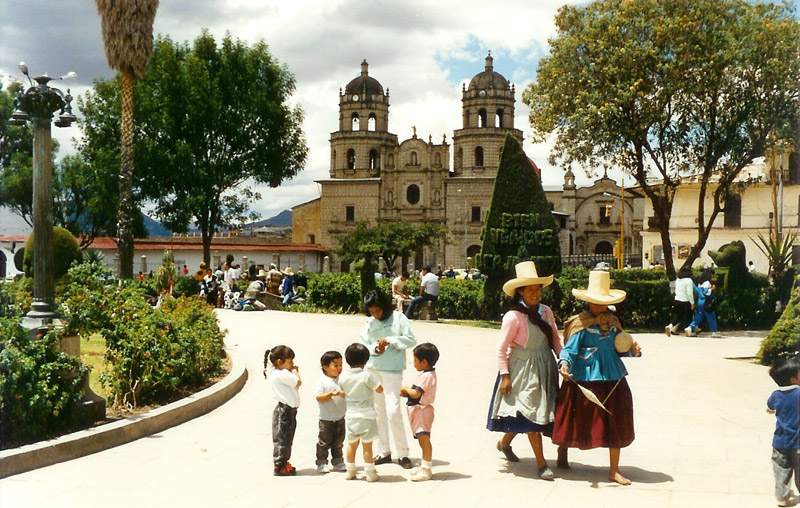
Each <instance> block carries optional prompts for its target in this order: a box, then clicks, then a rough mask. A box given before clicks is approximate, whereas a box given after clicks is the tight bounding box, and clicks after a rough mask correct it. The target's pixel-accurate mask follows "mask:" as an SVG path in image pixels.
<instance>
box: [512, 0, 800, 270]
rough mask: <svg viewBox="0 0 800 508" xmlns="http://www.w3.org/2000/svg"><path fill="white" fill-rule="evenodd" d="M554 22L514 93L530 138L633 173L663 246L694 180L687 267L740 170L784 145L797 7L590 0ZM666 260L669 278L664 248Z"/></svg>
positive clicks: (557, 153)
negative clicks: (526, 113)
mask: <svg viewBox="0 0 800 508" xmlns="http://www.w3.org/2000/svg"><path fill="white" fill-rule="evenodd" d="M555 21H556V28H557V34H556V35H555V37H553V38H552V39H550V54H549V55H548V56H547V57H545V58H543V59H542V60H540V62H539V67H538V70H537V75H536V81H535V82H534V83H532V84H531V85H530V86H529V87H528V89H527V90H526V91H525V92H524V93H523V101H524V102H525V103H526V104H527V105H528V106H529V107H530V108H531V112H530V121H531V125H532V127H533V130H534V138H535V139H536V140H539V141H542V140H544V139H546V138H548V137H549V136H550V135H551V134H553V133H555V146H554V148H553V150H552V152H551V163H553V164H555V163H556V162H560V163H561V165H562V166H564V167H569V166H570V165H573V164H579V165H583V166H584V167H587V168H589V170H590V171H593V170H594V169H595V168H599V167H617V168H621V169H623V170H624V171H625V172H626V173H628V174H630V175H632V176H633V177H634V179H635V180H636V182H637V183H638V184H639V187H640V188H641V190H642V192H644V194H645V195H646V196H647V197H648V199H649V200H650V201H651V202H652V204H653V209H654V213H655V219H656V222H657V223H658V229H659V231H660V235H661V242H662V245H663V246H664V252H671V245H672V244H671V240H670V231H669V222H670V217H671V215H672V206H673V200H674V196H675V192H676V189H677V187H678V185H680V183H681V179H682V178H683V177H686V176H690V175H693V176H695V177H696V181H697V182H699V183H700V192H699V198H698V208H697V240H696V242H695V245H694V248H693V249H692V251H691V253H690V255H689V257H688V258H687V260H686V262H685V264H686V265H691V264H692V263H693V261H694V260H695V259H696V258H697V257H698V256H699V255H700V253H701V252H702V250H703V248H704V246H705V243H706V240H707V239H708V235H709V233H710V231H711V228H712V227H713V225H714V221H715V219H716V218H717V215H718V214H719V213H720V212H724V210H725V200H726V197H728V196H731V195H733V194H736V193H737V192H741V191H742V188H741V187H737V184H736V181H737V179H738V177H739V176H740V173H741V170H742V168H744V167H745V166H747V165H748V164H750V163H751V162H752V161H753V160H754V159H755V158H756V157H759V156H761V155H763V154H764V153H765V151H766V150H767V149H768V148H770V147H771V146H772V145H773V144H774V143H776V142H778V141H779V140H781V139H785V140H792V141H791V142H793V138H794V136H793V132H795V131H796V129H797V125H796V123H797V111H798V108H799V107H800V103H799V98H798V82H799V80H800V54H799V53H798V47H800V28H799V27H798V21H797V18H796V13H795V12H794V11H793V9H792V8H791V6H790V5H789V4H787V3H784V4H777V5H776V4H765V3H762V2H758V1H756V2H749V1H745V0H695V1H692V2H686V1H683V0H665V1H661V2H652V1H648V0H633V1H623V0H601V1H596V2H593V3H591V4H589V5H587V6H581V7H573V6H564V7H562V8H561V9H560V10H559V12H558V14H557V15H556V19H555ZM712 176H713V179H714V180H715V183H714V184H712V185H710V184H711V183H712ZM707 207H710V213H707V210H706V209H707ZM666 268H667V273H668V275H669V277H670V279H674V278H675V267H674V265H673V260H672V258H671V257H670V256H667V257H666Z"/></svg>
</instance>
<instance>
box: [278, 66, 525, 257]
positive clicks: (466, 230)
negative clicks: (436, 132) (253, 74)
mask: <svg viewBox="0 0 800 508" xmlns="http://www.w3.org/2000/svg"><path fill="white" fill-rule="evenodd" d="M514 94H515V89H514V85H513V84H510V83H509V82H508V80H507V79H506V78H505V77H503V76H502V75H501V74H499V73H497V72H495V71H494V69H493V59H492V56H491V55H489V56H487V57H486V67H485V69H484V71H483V72H480V73H478V74H477V75H475V77H473V78H472V80H471V81H470V83H469V85H468V86H462V91H461V95H462V115H461V117H462V120H461V123H462V126H461V128H460V129H457V130H455V132H454V135H453V140H452V141H453V151H454V153H453V156H454V157H453V168H452V169H451V168H450V144H448V142H447V137H446V135H445V136H443V137H442V141H441V142H440V143H438V142H434V140H433V138H432V137H430V136H429V137H428V139H427V140H424V139H420V138H419V137H417V134H416V129H414V134H413V136H412V137H411V138H410V139H406V140H404V141H402V142H398V139H397V135H396V134H392V133H391V132H390V131H389V90H388V89H386V90H384V88H383V86H382V85H381V83H380V82H379V81H378V80H376V79H375V78H373V77H372V76H370V75H369V67H368V64H367V62H366V61H364V62H362V64H361V75H360V76H358V77H356V78H355V79H353V80H352V81H350V82H349V83H348V84H347V86H346V87H345V89H344V92H342V91H341V90H340V91H339V128H338V130H337V131H335V132H333V133H331V139H330V146H331V159H330V178H328V179H324V180H318V183H319V184H320V189H321V190H320V197H319V198H317V199H314V200H312V201H309V202H307V203H303V204H301V205H298V206H295V207H294V208H293V209H292V238H293V241H294V242H296V243H318V244H321V245H323V246H324V247H326V248H328V249H329V250H330V251H332V249H334V248H335V247H336V245H337V242H336V235H341V234H345V233H347V232H349V231H352V230H353V229H354V228H355V225H356V224H357V223H358V222H362V221H365V222H367V223H369V224H375V223H376V222H393V221H406V222H413V223H421V222H438V223H442V224H446V225H447V226H448V227H449V229H450V236H451V238H450V241H449V242H442V243H440V244H439V245H435V246H432V247H430V248H426V249H424V250H423V251H420V252H418V253H417V254H416V256H415V259H413V260H411V261H412V262H413V265H414V266H415V267H417V268H419V267H420V266H421V265H423V264H431V265H434V266H435V265H442V266H446V265H449V264H453V265H457V266H464V264H465V258H466V257H468V256H470V257H472V256H474V255H475V254H477V253H478V252H479V251H480V232H481V227H482V225H483V220H484V218H485V215H486V210H487V208H488V207H489V204H490V202H491V198H492V188H493V185H494V179H495V176H496V175H497V168H498V163H499V158H500V149H501V148H502V146H503V140H504V138H505V135H506V134H507V133H511V134H512V135H513V136H515V137H516V138H517V139H518V140H519V141H520V143H521V142H522V131H520V130H519V129H515V128H514V103H515V98H514ZM330 255H331V269H332V270H334V271H338V270H344V269H346V268H347V267H346V266H343V265H342V263H341V262H340V261H339V260H338V259H337V258H336V256H335V255H334V254H333V253H332V252H331V254H330Z"/></svg>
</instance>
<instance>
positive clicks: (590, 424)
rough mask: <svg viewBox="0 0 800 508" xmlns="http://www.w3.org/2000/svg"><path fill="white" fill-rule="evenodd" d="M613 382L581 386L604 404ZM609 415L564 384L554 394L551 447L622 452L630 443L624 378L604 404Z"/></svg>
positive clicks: (630, 403) (630, 412)
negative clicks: (608, 449) (553, 445)
mask: <svg viewBox="0 0 800 508" xmlns="http://www.w3.org/2000/svg"><path fill="white" fill-rule="evenodd" d="M616 383H617V382H616V381H597V382H581V386H583V387H584V388H588V389H590V390H591V391H592V393H594V394H595V395H596V396H597V398H598V399H600V401H601V402H602V401H604V400H605V399H606V397H607V396H608V394H609V393H610V392H611V390H612V389H613V388H614V385H615V384H616ZM605 407H606V408H608V410H609V411H611V413H613V414H608V413H606V412H605V411H603V410H602V409H601V408H600V407H599V406H598V405H597V404H594V403H592V402H590V401H589V399H587V398H586V396H585V395H584V394H583V393H582V392H581V390H580V388H578V386H577V385H576V384H575V383H574V382H572V381H569V382H565V383H563V384H562V385H561V388H560V389H559V391H558V399H557V400H556V420H555V424H554V426H553V443H554V444H557V445H559V446H568V447H570V448H580V449H581V450H588V449H590V448H624V447H626V446H628V445H629V444H631V443H632V442H633V439H634V432H633V397H632V396H631V390H630V388H629V387H628V381H627V380H626V379H625V378H622V380H621V381H620V383H619V386H617V388H616V390H614V393H612V394H611V397H610V398H609V399H608V401H607V402H606V403H605Z"/></svg>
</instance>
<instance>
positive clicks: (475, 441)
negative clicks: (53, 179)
mask: <svg viewBox="0 0 800 508" xmlns="http://www.w3.org/2000/svg"><path fill="white" fill-rule="evenodd" d="M219 317H220V320H221V323H222V325H223V326H224V327H227V328H228V330H229V334H228V336H227V338H226V342H227V344H228V351H229V354H230V355H231V356H232V357H233V359H234V361H243V362H245V363H246V365H247V369H248V371H249V374H250V377H249V380H248V381H247V384H246V385H245V387H244V388H243V390H242V391H241V392H240V393H239V394H238V395H237V396H235V397H234V398H233V399H232V400H231V401H229V402H228V403H226V404H224V405H222V406H221V407H220V408H218V409H216V410H214V411H212V412H211V413H209V414H207V415H205V416H202V417H200V418H197V419H195V420H192V421H190V422H188V423H185V424H183V425H179V426H177V427H174V428H171V429H169V430H167V431H164V432H162V433H160V434H156V435H153V436H151V437H149V438H144V439H140V440H138V441H135V442H132V443H129V444H126V445H123V446H119V447H117V448H112V449H110V450H107V451H104V452H100V453H96V454H93V455H89V456H86V457H83V458H80V459H76V460H72V461H69V462H64V463H61V464H56V465H53V466H49V467H45V468H42V469H39V470H35V471H31V472H28V473H24V474H20V475H16V476H12V477H9V478H6V479H4V480H0V506H2V507H3V508H12V507H39V506H43V507H44V506H59V507H70V506H75V507H78V506H80V507H94V506H114V507H126V506H131V507H143V506H146V507H160V506H164V507H175V506H194V507H202V506H225V507H227V506H266V507H270V508H272V507H278V506H309V507H323V506H324V507H326V508H328V507H336V506H370V505H376V506H382V507H390V506H431V505H437V506H458V507H468V506H476V507H478V506H480V507H487V506H490V507H491V506H507V507H508V506H523V505H524V506H540V507H544V506H554V507H555V506H558V507H560V508H568V507H573V506H574V507H588V506H591V507H601V506H608V507H614V508H621V507H628V506H630V507H634V506H635V507H637V508H639V507H642V506H646V507H661V506H663V507H691V508H697V507H701V506H702V507H716V506H720V507H729V508H732V507H743V508H744V507H747V508H757V507H768V506H775V504H776V502H775V500H774V498H773V495H772V492H773V479H772V469H771V463H770V453H771V442H772V431H773V427H774V417H773V416H771V415H768V414H767V413H766V411H765V409H766V399H767V397H768V396H769V394H770V393H771V392H772V390H774V384H773V382H772V380H771V379H770V378H769V376H768V375H767V369H766V368H765V367H762V366H759V365H755V364H754V363H752V362H750V361H746V360H742V359H741V358H748V357H753V356H755V353H756V351H757V350H758V346H759V342H760V340H761V338H762V337H763V336H764V333H758V332H754V333H730V332H728V333H725V334H724V338H722V339H711V338H691V339H690V338H686V337H682V336H673V337H671V338H667V337H666V336H664V335H663V334H635V339H636V340H638V341H639V343H640V344H641V345H642V348H643V350H644V355H643V356H642V357H641V358H633V359H626V360H625V362H626V365H627V367H628V370H629V372H630V377H629V383H630V386H631V390H632V392H633V397H634V414H635V425H636V440H635V441H634V442H633V444H632V445H631V446H630V447H628V448H625V449H623V451H622V460H621V468H620V469H621V472H622V474H624V475H626V476H627V477H629V478H630V479H631V480H632V481H633V484H632V485H630V486H627V487H622V486H619V485H616V484H613V483H610V482H608V481H607V479H606V477H607V467H608V452H607V450H605V449H597V450H590V451H580V450H570V452H571V453H570V461H571V464H572V468H571V469H569V470H567V471H564V470H560V469H555V467H553V470H554V471H555V474H556V480H555V481H554V482H546V481H543V480H540V479H538V478H537V474H536V467H535V461H534V460H533V453H532V452H531V450H530V446H529V445H528V443H527V439H525V438H524V437H518V438H517V439H516V440H515V441H514V442H513V447H514V451H515V452H516V453H517V455H519V456H520V458H521V461H520V462H519V463H517V464H509V463H507V462H506V461H505V460H504V459H503V458H502V456H501V454H500V453H499V452H498V451H497V450H496V449H495V444H496V442H497V439H498V438H499V435H498V434H494V433H490V432H489V431H487V430H486V429H485V423H486V421H485V420H486V414H487V409H488V402H489V397H490V392H491V389H492V386H493V383H494V379H495V375H496V363H495V353H494V345H495V341H496V339H497V334H498V331H497V330H491V329H482V328H473V327H466V326H455V325H448V324H444V323H429V322H419V321H414V322H413V325H412V326H413V329H414V331H415V333H416V334H417V337H418V339H419V340H420V342H422V341H429V342H434V343H435V344H436V345H437V346H438V347H439V350H440V351H441V359H440V360H439V364H438V365H437V372H438V379H439V387H438V391H437V399H436V403H435V406H436V420H435V422H434V425H433V434H432V443H433V450H434V453H433V455H434V468H433V472H434V478H433V480H432V481H428V482H420V483H412V482H410V481H409V480H408V477H409V471H406V470H404V469H402V468H400V466H399V465H397V464H392V465H382V466H378V468H377V469H378V473H379V474H380V475H381V481H380V482H379V483H374V484H368V483H366V482H365V481H364V480H363V479H360V480H357V481H345V479H344V474H343V473H329V474H327V475H321V474H318V473H317V472H316V468H315V464H314V460H315V444H316V436H317V430H318V427H317V403H316V401H315V400H314V394H313V385H314V383H315V382H316V380H317V379H318V378H319V376H321V375H322V373H321V371H320V370H319V368H318V366H319V357H320V356H321V355H322V353H323V352H325V351H326V350H329V349H337V350H339V351H341V352H343V351H344V348H345V347H346V346H347V345H348V344H349V343H351V342H354V341H356V340H357V339H358V336H359V333H360V331H361V328H362V326H363V324H364V320H365V318H364V317H362V316H341V315H323V314H299V313H288V312H277V311H267V312H234V311H220V313H219ZM277 344H287V345H289V346H291V347H292V348H293V349H294V351H295V353H296V355H297V356H296V363H297V364H298V365H299V366H300V373H301V376H302V377H303V386H302V387H301V396H302V404H301V406H300V409H299V412H298V427H297V434H296V437H295V440H294V450H293V452H292V458H291V462H292V464H293V465H294V466H295V467H297V469H298V474H297V476H295V477H274V476H273V475H272V439H271V427H270V419H271V413H272V409H273V407H274V405H275V403H274V402H273V399H272V395H271V393H270V390H269V386H268V383H267V382H266V381H265V380H264V377H263V375H262V374H261V370H262V367H263V357H264V351H265V349H267V348H268V347H271V346H274V345H277ZM736 358H738V359H736ZM414 376H415V371H414V370H413V367H412V366H411V357H410V355H409V369H408V370H406V372H405V375H404V379H405V381H406V382H411V381H412V380H413V379H414ZM410 443H411V446H412V448H411V449H412V452H411V456H412V459H413V460H414V461H415V462H416V461H417V460H419V456H420V453H419V449H418V447H417V445H416V443H415V442H414V440H413V439H410ZM545 455H546V457H547V459H548V460H549V461H550V463H551V466H555V456H556V449H555V447H554V446H553V445H552V444H551V443H549V441H548V440H547V439H545Z"/></svg>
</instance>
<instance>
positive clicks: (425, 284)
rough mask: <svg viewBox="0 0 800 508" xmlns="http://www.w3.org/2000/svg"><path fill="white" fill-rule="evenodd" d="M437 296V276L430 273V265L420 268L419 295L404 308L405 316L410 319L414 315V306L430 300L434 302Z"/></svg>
mask: <svg viewBox="0 0 800 508" xmlns="http://www.w3.org/2000/svg"><path fill="white" fill-rule="evenodd" d="M438 298H439V277H437V276H436V275H435V274H433V273H431V267H430V265H426V266H424V267H423V268H422V280H421V281H420V283H419V296H418V297H416V298H414V299H413V300H411V303H410V304H409V305H408V309H407V310H406V317H408V318H409V319H412V318H413V317H414V307H416V305H417V304H419V303H421V302H424V301H430V302H435V301H436V300H437V299H438Z"/></svg>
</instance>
